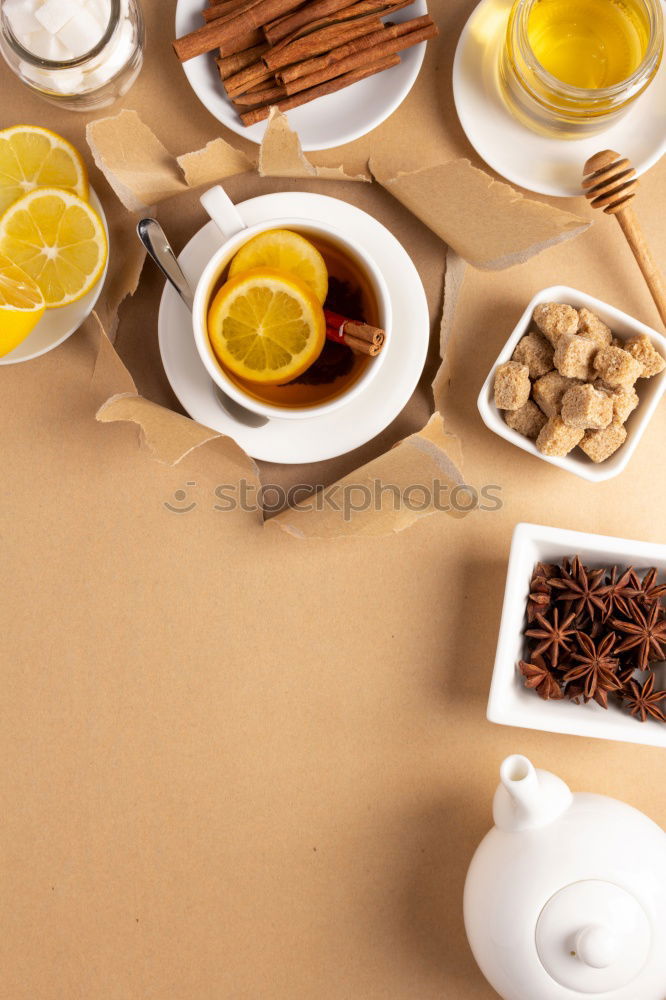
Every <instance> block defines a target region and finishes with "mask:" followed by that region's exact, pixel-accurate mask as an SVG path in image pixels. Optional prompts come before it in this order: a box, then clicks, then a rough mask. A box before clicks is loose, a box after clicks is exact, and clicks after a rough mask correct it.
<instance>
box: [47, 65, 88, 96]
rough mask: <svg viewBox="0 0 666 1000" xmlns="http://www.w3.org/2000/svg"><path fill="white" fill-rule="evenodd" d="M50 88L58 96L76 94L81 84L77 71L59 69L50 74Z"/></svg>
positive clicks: (79, 73)
mask: <svg viewBox="0 0 666 1000" xmlns="http://www.w3.org/2000/svg"><path fill="white" fill-rule="evenodd" d="M49 75H50V87H51V89H52V90H54V91H56V93H58V94H78V93H79V91H80V89H81V84H82V83H83V73H82V72H81V70H79V69H59V70H56V72H55V73H50V74H49Z"/></svg>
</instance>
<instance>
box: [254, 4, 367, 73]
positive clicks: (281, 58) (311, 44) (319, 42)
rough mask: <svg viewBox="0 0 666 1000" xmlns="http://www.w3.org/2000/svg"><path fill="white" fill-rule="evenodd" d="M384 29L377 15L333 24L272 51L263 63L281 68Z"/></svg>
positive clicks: (270, 66)
mask: <svg viewBox="0 0 666 1000" xmlns="http://www.w3.org/2000/svg"><path fill="white" fill-rule="evenodd" d="M382 27H383V22H382V20H381V18H380V17H379V16H378V15H377V14H368V15H367V16H366V17H359V18H356V19H355V20H353V21H343V22H342V23H341V24H332V25H330V26H329V27H327V28H320V29H319V30H318V31H313V32H312V34H310V35H304V36H303V38H298V39H296V41H294V42H291V43H290V44H289V45H285V46H284V47H282V46H278V47H277V48H270V49H269V50H268V52H266V53H265V55H264V57H263V59H264V63H265V64H266V66H268V68H269V69H273V70H275V69H282V67H284V66H290V65H291V64H292V63H296V62H300V61H301V60H303V59H311V58H312V57H314V56H318V55H322V54H323V53H324V52H330V50H331V49H336V48H337V47H338V46H339V45H344V44H345V43H346V42H350V41H352V40H353V39H354V38H360V37H361V36H362V35H367V34H370V32H371V31H378V30H379V29H380V28H382Z"/></svg>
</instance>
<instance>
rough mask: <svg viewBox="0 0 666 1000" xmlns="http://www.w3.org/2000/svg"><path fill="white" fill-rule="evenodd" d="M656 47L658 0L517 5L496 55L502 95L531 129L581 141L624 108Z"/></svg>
mask: <svg viewBox="0 0 666 1000" xmlns="http://www.w3.org/2000/svg"><path fill="white" fill-rule="evenodd" d="M663 48H664V23H663V15H662V8H661V0H516V2H515V3H514V4H513V7H512V9H511V13H510V15H509V21H508V25H507V31H506V40H505V44H504V47H503V49H502V52H501V56H500V66H499V75H500V82H501V86H502V90H503V96H504V99H505V101H506V104H507V105H508V107H509V109H510V110H511V111H512V112H513V114H514V115H515V116H516V117H518V118H519V119H520V120H522V121H523V122H524V124H526V125H528V126H529V127H530V128H532V129H533V130H534V131H537V132H541V133H545V134H547V135H557V136H558V137H559V138H563V139H579V138H583V137H584V136H586V135H591V134H593V133H594V132H599V131H601V130H603V129H606V128H608V127H609V126H610V125H612V124H613V122H615V121H616V120H617V119H618V118H619V117H620V116H621V115H623V114H624V113H625V112H626V111H627V110H628V108H629V107H630V106H631V105H632V104H633V102H634V101H635V100H636V98H637V97H639V96H640V95H641V94H642V93H643V91H644V90H645V89H646V87H648V86H649V85H650V83H651V82H652V80H653V79H654V77H655V75H656V73H657V70H658V69H659V64H660V62H661V58H662V53H663Z"/></svg>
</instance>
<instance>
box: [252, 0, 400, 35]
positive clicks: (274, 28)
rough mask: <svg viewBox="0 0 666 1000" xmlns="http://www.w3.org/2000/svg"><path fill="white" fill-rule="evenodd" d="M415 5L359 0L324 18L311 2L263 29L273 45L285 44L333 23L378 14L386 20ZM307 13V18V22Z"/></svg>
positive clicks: (393, 1)
mask: <svg viewBox="0 0 666 1000" xmlns="http://www.w3.org/2000/svg"><path fill="white" fill-rule="evenodd" d="M413 2H414V0H356V2H354V0H351V2H350V0H347V3H346V4H344V5H342V6H340V7H337V8H336V10H334V11H331V12H330V13H327V14H322V15H318V14H317V9H318V8H319V4H318V3H308V4H305V6H304V8H303V9H299V10H297V11H295V13H294V14H285V15H283V17H281V18H278V20H277V21H273V22H271V23H270V24H267V25H264V29H263V30H264V34H265V36H266V38H267V40H268V41H269V42H270V43H271V45H282V44H284V43H285V42H289V41H294V40H295V39H296V38H301V37H303V35H306V34H309V33H310V32H311V31H315V30H316V29H318V28H323V27H326V26H327V25H329V24H338V23H340V22H341V21H349V20H351V19H352V18H355V17H362V16H363V15H365V14H378V15H380V16H381V17H384V16H386V15H389V14H392V13H393V12H394V11H397V10H400V9H401V8H402V7H408V6H409V5H410V4H411V3H413ZM320 9H323V8H320ZM306 14H307V19H305V15H306Z"/></svg>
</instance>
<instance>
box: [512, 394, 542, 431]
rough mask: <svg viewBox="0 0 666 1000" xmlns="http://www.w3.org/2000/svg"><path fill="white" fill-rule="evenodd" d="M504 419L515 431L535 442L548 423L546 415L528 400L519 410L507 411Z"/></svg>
mask: <svg viewBox="0 0 666 1000" xmlns="http://www.w3.org/2000/svg"><path fill="white" fill-rule="evenodd" d="M504 419H505V421H506V423H507V425H508V426H509V427H511V428H513V430H514V431H518V433H519V434H523V435H524V436H525V437H528V438H532V439H533V440H534V439H535V438H538V436H539V432H540V431H541V428H542V427H543V425H544V424H545V423H546V415H545V413H542V412H541V410H540V409H539V407H538V406H537V405H536V403H533V402H532V400H531V399H528V400H527V402H526V403H525V405H524V406H521V407H520V409H519V410H507V411H506V413H505V414H504Z"/></svg>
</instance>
